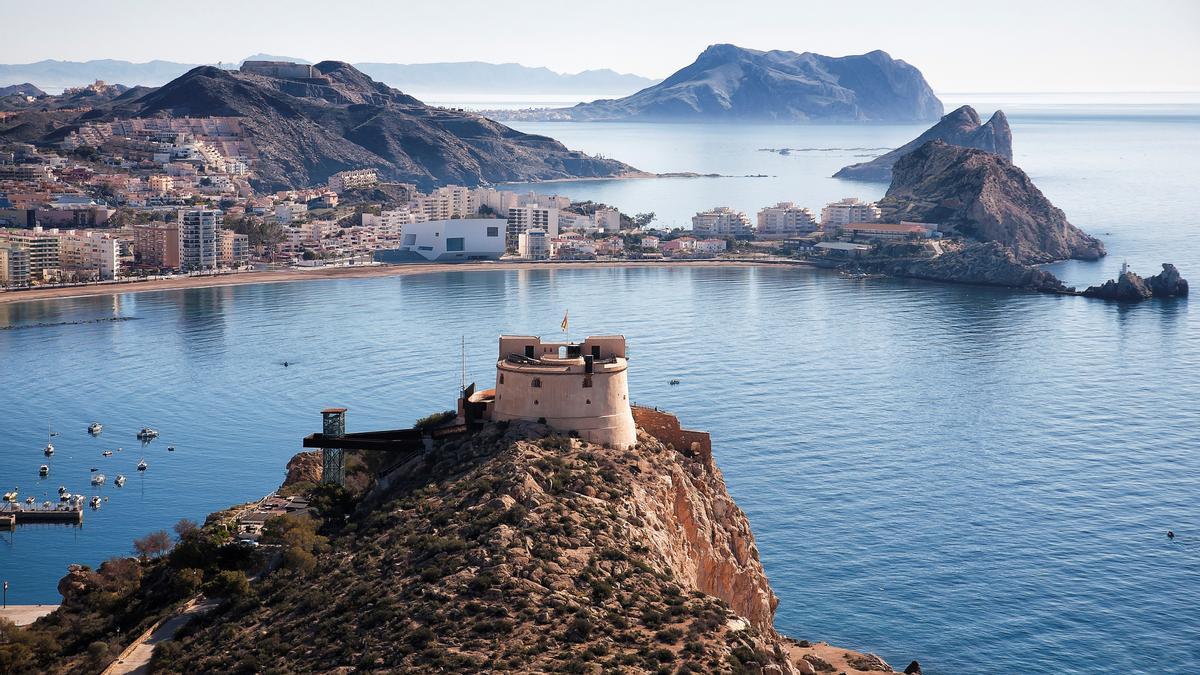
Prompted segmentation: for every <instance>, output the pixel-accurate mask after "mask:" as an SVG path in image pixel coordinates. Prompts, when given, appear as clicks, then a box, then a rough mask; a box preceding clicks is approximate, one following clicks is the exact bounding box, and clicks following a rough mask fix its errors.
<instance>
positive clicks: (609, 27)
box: [0, 0, 1200, 92]
mask: <svg viewBox="0 0 1200 675" xmlns="http://www.w3.org/2000/svg"><path fill="white" fill-rule="evenodd" d="M0 16H2V17H3V18H4V23H5V24H6V25H7V26H8V27H9V30H6V31H5V39H4V40H3V43H2V44H0V63H28V62H31V61H39V60H42V59H59V60H88V59H97V58H112V59H124V60H130V61H148V60H152V59H162V60H168V61H180V62H184V63H216V62H218V61H227V62H228V61H239V60H241V59H242V58H244V57H246V56H249V55H250V54H254V53H268V54H276V55H284V56H293V57H299V58H303V59H307V60H310V61H320V60H324V59H337V60H342V61H350V62H363V61H376V62H388V63H428V62H437V61H490V62H494V63H507V62H516V63H521V64H524V65H528V66H546V67H548V68H550V69H552V70H555V71H558V72H578V71H580V70H585V69H591V68H612V69H614V70H617V71H620V72H632V73H637V74H639V75H645V76H650V77H665V76H667V75H669V74H670V73H672V72H673V71H675V70H677V69H679V68H681V67H683V66H685V65H687V64H688V63H690V62H691V61H692V60H693V59H694V58H695V57H696V55H697V54H699V53H700V51H702V50H703V49H704V48H705V47H706V46H707V45H710V44H714V43H718V42H731V43H734V44H737V45H740V46H742V47H750V48H754V49H784V50H791V51H798V52H802V51H813V52H818V53H821V54H828V55H831V56H841V55H846V54H860V53H863V52H867V51H871V50H874V49H882V50H884V51H886V52H888V53H890V54H891V55H892V56H893V57H895V58H900V59H904V60H905V61H907V62H909V63H911V64H913V65H915V66H916V67H917V68H919V69H920V70H921V71H922V72H923V73H924V74H925V77H926V79H927V80H928V81H929V83H930V84H931V85H932V86H933V87H934V89H935V90H937V91H942V92H1017V91H1024V92H1045V91H1055V92H1075V91H1087V92H1097V91H1200V0H1121V1H1115V0H1092V1H1082V0H991V1H987V2H976V3H969V2H963V1H962V0H953V1H949V0H931V1H925V2H923V1H921V0H841V1H834V2H831V1H829V0H824V1H822V2H810V1H809V0H737V1H736V2H730V1H729V0H722V1H719V2H715V1H711V0H684V1H676V0H670V1H667V2H662V1H659V2H656V1H654V0H604V1H603V2H590V1H589V2H580V1H578V0H557V1H545V0H527V1H522V0H515V1H512V2H508V3H498V2H495V0H437V1H426V2H413V1H412V0H398V1H392V2H386V1H383V2H375V1H370V2H360V1H356V0H341V1H340V2H336V3H330V2H327V1H326V0H320V1H318V2H314V1H310V0H289V1H287V2H280V1H277V0H237V1H230V0H205V1H204V2H200V3H182V2H179V3H176V2H163V1H162V0H153V1H147V0H109V1H107V2H96V1H95V0H55V1H53V2H47V1H45V0H0Z"/></svg>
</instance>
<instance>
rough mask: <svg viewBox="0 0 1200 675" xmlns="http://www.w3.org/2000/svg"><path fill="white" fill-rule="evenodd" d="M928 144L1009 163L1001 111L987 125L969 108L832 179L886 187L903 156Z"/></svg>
mask: <svg viewBox="0 0 1200 675" xmlns="http://www.w3.org/2000/svg"><path fill="white" fill-rule="evenodd" d="M929 141H944V142H946V143H949V144H950V145H957V146H959V147H963V148H976V149H978V150H984V151H986V152H990V153H992V154H995V155H1000V156H1001V157H1003V158H1004V159H1007V160H1008V161H1010V162H1011V161H1012V158H1013V154H1012V130H1011V129H1010V128H1009V126H1008V117H1006V116H1005V115H1004V111H1003V110H997V111H996V112H995V113H993V114H992V117H991V119H989V120H988V121H987V122H986V123H982V124H981V123H980V120H979V113H977V112H975V109H974V108H972V107H971V106H969V105H964V106H962V107H960V108H958V109H957V110H954V111H951V112H949V113H947V114H946V116H945V117H943V118H942V119H941V120H939V121H938V123H937V124H935V125H933V126H932V127H930V128H929V129H928V130H926V131H925V133H923V134H921V135H920V136H917V137H916V138H915V139H913V140H911V141H909V142H908V143H905V144H904V145H902V146H900V147H899V148H896V149H895V150H892V151H891V152H889V153H886V154H883V155H880V156H878V157H876V158H875V159H872V160H871V161H869V162H861V163H859V164H851V165H850V166H847V167H843V168H842V169H841V170H840V171H838V172H837V173H835V174H833V177H834V178H847V179H850V180H862V181H875V182H881V183H886V182H888V181H890V180H891V179H892V165H893V164H895V163H896V160H898V159H900V158H901V157H903V156H904V155H907V154H908V153H910V152H912V151H913V150H916V149H917V148H919V147H921V146H922V145H925V144H926V143H928V142H929Z"/></svg>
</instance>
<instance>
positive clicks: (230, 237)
mask: <svg viewBox="0 0 1200 675" xmlns="http://www.w3.org/2000/svg"><path fill="white" fill-rule="evenodd" d="M220 237H221V242H220V246H221V251H220V260H221V264H222V265H224V266H225V267H241V266H242V265H244V264H246V263H247V262H249V261H250V237H248V236H247V235H244V234H238V233H237V232H234V231H233V230H221V232H220Z"/></svg>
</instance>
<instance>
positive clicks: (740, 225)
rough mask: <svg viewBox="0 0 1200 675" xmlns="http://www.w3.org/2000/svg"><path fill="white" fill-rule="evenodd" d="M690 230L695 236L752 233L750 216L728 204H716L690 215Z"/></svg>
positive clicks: (734, 235)
mask: <svg viewBox="0 0 1200 675" xmlns="http://www.w3.org/2000/svg"><path fill="white" fill-rule="evenodd" d="M692 231H693V232H694V233H695V234H696V236H698V237H700V236H704V237H711V236H733V237H737V236H745V235H750V234H753V233H754V228H753V227H752V226H751V225H750V218H749V217H748V216H747V215H746V214H745V213H742V212H741V211H734V210H733V209H731V208H729V207H728V206H718V207H716V208H713V209H710V210H708V211H701V212H699V213H697V214H696V215H694V216H692Z"/></svg>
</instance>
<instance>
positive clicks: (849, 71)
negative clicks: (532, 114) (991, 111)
mask: <svg viewBox="0 0 1200 675" xmlns="http://www.w3.org/2000/svg"><path fill="white" fill-rule="evenodd" d="M942 112H943V108H942V102H941V101H939V100H938V98H937V96H936V95H934V93H933V89H931V88H930V86H929V84H928V83H927V82H926V81H925V78H924V77H923V76H922V75H921V71H919V70H917V69H916V68H914V67H913V66H911V65H909V64H907V63H905V62H904V61H900V60H898V59H893V58H892V57H891V56H889V55H888V54H886V53H885V52H882V51H873V52H870V53H867V54H861V55H857V56H842V57H831V56H823V55H821V54H813V53H811V52H804V53H803V54H798V53H796V52H788V51H778V50H776V51H769V52H764V51H758V50H755V49H745V48H743V47H738V46H736V45H731V44H718V45H712V46H711V47H709V48H708V49H705V50H704V52H702V53H701V54H700V56H699V57H698V58H697V59H696V61H695V62H694V63H692V64H691V65H689V66H687V67H686V68H683V69H682V70H679V71H677V72H676V73H675V74H673V75H671V76H670V77H668V78H667V79H666V80H663V81H662V82H660V83H658V84H656V85H653V86H651V87H647V88H645V89H643V90H641V91H639V92H637V93H635V94H632V95H630V96H626V97H624V98H620V99H614V100H599V101H593V102H591V103H581V104H579V105H577V106H574V107H572V108H562V109H558V110H554V111H552V112H551V114H550V115H548V118H556V117H557V118H558V119H571V120H579V121H615V120H648V121H768V122H923V121H932V120H936V119H938V118H939V117H941V115H942Z"/></svg>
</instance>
